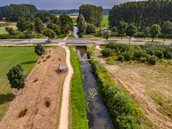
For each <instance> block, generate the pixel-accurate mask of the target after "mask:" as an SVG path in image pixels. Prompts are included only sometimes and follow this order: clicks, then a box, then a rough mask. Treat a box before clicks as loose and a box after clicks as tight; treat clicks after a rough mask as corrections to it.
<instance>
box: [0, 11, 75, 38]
mask: <svg viewBox="0 0 172 129" xmlns="http://www.w3.org/2000/svg"><path fill="white" fill-rule="evenodd" d="M17 28H18V29H17V30H14V29H13V28H9V27H6V31H7V32H8V34H1V35H0V38H19V39H20V38H26V39H30V38H39V37H43V36H47V37H48V38H55V37H58V36H60V35H66V34H67V33H68V32H69V31H70V30H72V28H73V21H72V19H71V18H70V17H69V16H68V15H66V14H62V15H60V16H59V17H57V16H56V15H53V14H49V13H47V12H37V13H35V14H34V15H33V17H32V18H28V17H20V18H19V19H18V20H17Z"/></svg>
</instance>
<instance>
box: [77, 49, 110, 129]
mask: <svg viewBox="0 0 172 129" xmlns="http://www.w3.org/2000/svg"><path fill="white" fill-rule="evenodd" d="M77 53H78V57H79V59H80V60H82V61H83V60H87V59H88V57H87V52H86V47H77ZM81 68H82V72H83V75H84V82H83V83H84V84H83V85H84V90H85V94H86V97H87V102H88V107H89V111H88V112H87V118H88V120H89V128H90V129H113V125H112V121H111V119H110V116H109V114H108V111H107V109H106V107H105V105H104V104H103V102H102V98H101V96H100V95H99V93H98V87H97V82H96V78H95V76H94V74H93V70H92V68H91V64H90V63H89V62H84V63H82V64H81Z"/></svg>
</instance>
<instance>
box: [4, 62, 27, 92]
mask: <svg viewBox="0 0 172 129" xmlns="http://www.w3.org/2000/svg"><path fill="white" fill-rule="evenodd" d="M7 77H8V80H9V82H10V84H11V88H16V89H18V90H19V89H22V88H24V86H25V83H24V81H25V75H24V70H23V68H22V66H21V65H16V66H15V67H12V69H10V70H9V72H8V73H7Z"/></svg>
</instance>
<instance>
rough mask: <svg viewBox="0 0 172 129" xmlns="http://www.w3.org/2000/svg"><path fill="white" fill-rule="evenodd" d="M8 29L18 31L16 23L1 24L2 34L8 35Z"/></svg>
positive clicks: (0, 31) (0, 30) (0, 32)
mask: <svg viewBox="0 0 172 129" xmlns="http://www.w3.org/2000/svg"><path fill="white" fill-rule="evenodd" d="M6 27H10V28H13V29H17V27H16V23H15V22H0V34H7V31H6V30H5V28H6Z"/></svg>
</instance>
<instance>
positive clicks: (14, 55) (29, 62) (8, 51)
mask: <svg viewBox="0 0 172 129" xmlns="http://www.w3.org/2000/svg"><path fill="white" fill-rule="evenodd" d="M37 59H38V56H37V55H36V54H35V52H34V47H0V120H1V119H2V117H3V116H4V114H5V112H6V111H7V108H8V106H9V102H10V101H11V100H12V99H13V95H12V94H11V88H10V85H9V82H8V79H7V76H6V74H7V73H8V71H9V69H11V68H12V67H13V66H15V65H17V64H21V65H22V66H23V68H24V70H25V73H26V75H28V74H29V72H30V71H31V69H32V67H33V66H34V64H35V63H36V61H37Z"/></svg>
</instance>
